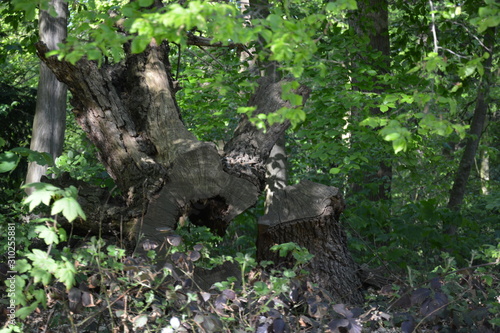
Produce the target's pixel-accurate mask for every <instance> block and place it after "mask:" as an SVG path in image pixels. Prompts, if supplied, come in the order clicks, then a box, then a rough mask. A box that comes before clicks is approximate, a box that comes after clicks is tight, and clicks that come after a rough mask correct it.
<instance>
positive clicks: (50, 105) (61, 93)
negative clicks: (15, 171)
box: [26, 0, 68, 193]
mask: <svg viewBox="0 0 500 333" xmlns="http://www.w3.org/2000/svg"><path fill="white" fill-rule="evenodd" d="M50 6H53V8H54V9H55V12H56V13H57V17H52V16H51V15H50V14H49V12H48V11H45V10H41V11H40V18H39V20H40V21H39V35H40V40H41V41H42V42H44V43H45V44H46V45H47V47H48V49H49V50H55V49H57V44H58V43H62V42H63V41H64V39H65V38H66V34H67V16H68V4H67V3H66V2H65V1H63V0H52V1H51V2H50ZM66 95H67V88H66V85H65V84H64V83H61V82H59V81H58V80H57V78H56V76H55V75H54V74H53V73H52V71H51V70H50V69H49V68H48V67H47V66H46V65H45V63H43V62H41V63H40V78H39V81H38V93H37V103H36V111H35V119H34V122H33V135H32V137H31V145H30V149H31V150H35V151H39V152H46V153H49V154H50V155H51V156H52V157H53V158H56V157H58V156H59V155H61V152H62V148H63V143H64V131H65V128H66ZM46 171H47V166H46V165H39V164H37V163H35V162H31V163H30V164H29V166H28V173H27V175H26V183H27V184H29V183H34V182H38V181H40V178H41V177H42V176H43V175H44V174H45V172H46ZM27 192H28V193H30V192H31V190H30V189H28V190H27Z"/></svg>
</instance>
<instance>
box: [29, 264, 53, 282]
mask: <svg viewBox="0 0 500 333" xmlns="http://www.w3.org/2000/svg"><path fill="white" fill-rule="evenodd" d="M30 275H31V276H32V277H33V282H35V283H38V282H40V283H41V284H43V285H44V286H47V285H49V283H50V281H51V280H52V274H51V272H49V271H47V270H46V269H45V268H43V267H33V269H32V270H31V271H30Z"/></svg>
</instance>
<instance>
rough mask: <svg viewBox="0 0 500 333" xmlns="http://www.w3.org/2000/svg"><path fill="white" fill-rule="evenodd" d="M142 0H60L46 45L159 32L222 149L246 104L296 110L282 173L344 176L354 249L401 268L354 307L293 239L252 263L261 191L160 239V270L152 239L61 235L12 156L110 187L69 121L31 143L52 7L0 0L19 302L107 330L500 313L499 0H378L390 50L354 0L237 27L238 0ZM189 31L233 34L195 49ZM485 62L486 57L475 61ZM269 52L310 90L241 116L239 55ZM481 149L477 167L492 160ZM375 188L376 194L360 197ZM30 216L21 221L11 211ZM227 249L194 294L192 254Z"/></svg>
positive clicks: (485, 323) (247, 87) (481, 318)
mask: <svg viewBox="0 0 500 333" xmlns="http://www.w3.org/2000/svg"><path fill="white" fill-rule="evenodd" d="M152 4H153V1H151V0H140V1H132V2H126V3H125V2H124V1H118V0H114V1H70V2H69V5H70V11H71V18H70V20H71V23H70V26H69V27H70V35H69V37H68V39H67V44H65V45H63V46H62V47H61V49H60V50H59V51H55V52H53V53H51V54H54V55H57V56H59V57H60V58H61V59H63V58H64V59H65V60H67V61H68V62H70V63H72V64H74V63H76V62H77V61H78V60H79V59H81V58H82V57H84V56H85V57H87V58H88V59H90V60H95V61H96V62H97V64H98V65H101V66H102V65H104V64H108V63H119V62H120V61H122V60H123V57H124V55H125V53H124V51H123V47H124V45H125V47H130V48H131V50H132V51H133V52H134V53H139V52H142V51H143V50H144V49H145V48H146V47H147V46H148V45H149V43H150V42H151V41H152V40H153V38H154V39H155V40H156V41H162V40H167V41H168V42H169V43H171V54H170V61H171V63H172V65H173V70H172V72H173V73H174V74H175V80H176V84H178V87H179V88H180V90H179V91H178V92H177V99H178V104H179V106H180V107H181V109H182V117H183V120H184V122H185V123H186V125H187V126H188V127H189V129H190V130H191V131H192V132H193V133H195V135H196V136H197V137H198V138H200V139H201V140H206V141H212V142H214V143H216V144H217V146H218V147H219V149H220V148H222V146H223V145H224V143H225V142H227V141H228V140H229V138H230V136H231V133H232V132H233V130H234V128H235V127H236V124H237V122H238V120H239V118H240V117H241V116H242V114H246V115H248V116H249V117H252V120H253V121H254V124H255V125H256V126H258V127H259V128H263V129H265V127H266V126H267V124H272V123H274V122H281V121H283V120H286V119H288V120H290V121H291V122H292V124H293V129H291V130H289V132H288V133H287V148H288V152H289V154H290V157H289V164H290V167H289V171H291V172H290V174H291V176H290V182H292V183H294V182H296V181H298V180H299V179H301V178H304V177H305V178H309V179H311V180H314V181H319V182H322V183H326V184H331V185H335V186H338V187H339V188H342V189H343V190H344V193H345V194H346V201H347V210H346V211H345V214H344V216H343V223H344V225H346V227H347V232H348V235H349V246H350V249H351V250H352V252H353V253H354V255H355V257H356V259H357V261H358V262H360V263H368V264H369V265H370V266H372V267H382V268H383V271H384V274H385V276H386V277H387V276H389V277H390V278H392V280H393V281H397V282H393V283H388V284H387V286H385V287H384V288H382V290H373V289H368V292H367V297H366V298H367V303H366V304H365V305H364V306H365V309H364V310H356V309H355V308H351V307H350V306H349V305H346V304H335V301H334V300H332V299H331V298H330V297H329V296H328V295H327V294H326V293H324V292H323V291H322V290H320V289H318V288H317V287H315V286H312V285H305V286H304V285H303V284H302V279H303V278H304V276H306V275H307V273H306V272H305V270H304V267H305V265H306V263H307V260H308V258H309V257H308V255H307V253H306V251H304V250H303V249H301V248H298V247H296V245H294V244H281V245H278V246H276V250H278V251H283V252H284V253H287V251H292V252H291V253H292V256H293V257H295V259H297V260H298V261H297V266H295V267H294V268H293V269H286V270H285V269H276V268H270V267H271V266H269V267H268V266H267V264H268V263H267V264H266V263H260V264H261V265H262V266H263V267H267V268H268V269H262V270H261V269H260V268H259V267H258V266H257V263H256V262H255V259H254V256H253V255H254V253H255V238H256V234H257V230H256V222H257V220H258V217H259V216H260V215H262V214H263V209H262V208H261V207H259V208H256V209H254V210H251V211H248V212H245V213H244V214H242V215H241V216H239V217H238V218H237V219H236V221H234V222H233V225H232V226H231V229H230V231H229V232H228V235H226V237H224V238H220V237H217V236H214V235H213V234H212V233H210V231H209V230H207V229H206V228H199V227H193V226H189V225H187V226H185V227H184V228H181V229H179V230H177V232H178V233H179V234H172V235H170V236H169V238H168V239H169V241H170V244H169V246H170V247H169V251H170V252H169V259H170V264H169V266H167V267H166V268H163V269H159V270H157V269H155V268H154V267H153V266H152V265H151V264H153V263H154V262H155V260H159V258H157V256H156V254H155V251H150V253H149V257H148V259H145V258H143V259H138V258H133V257H129V256H127V255H126V250H125V249H122V248H120V247H118V246H116V245H107V244H106V243H105V241H104V240H102V239H100V238H99V237H95V236H96V235H95V236H94V237H92V238H91V239H90V241H88V240H87V239H85V240H82V243H83V244H85V245H83V248H80V249H73V248H70V247H69V246H68V245H67V243H66V242H67V241H68V240H69V238H70V237H69V236H68V235H67V233H68V232H67V231H66V230H65V229H62V228H61V227H60V225H59V224H58V222H57V220H56V219H52V218H40V219H31V220H30V218H28V217H27V216H28V215H29V214H30V213H29V212H27V211H26V210H25V209H24V208H22V207H21V205H20V201H21V199H20V198H21V196H22V192H21V191H19V188H20V185H21V183H22V179H23V173H24V170H23V165H24V164H25V161H26V160H27V161H37V162H39V163H46V164H50V165H51V168H50V172H51V173H52V174H53V175H56V176H60V175H62V174H63V173H69V174H70V175H71V176H72V177H73V178H75V179H78V180H83V181H89V182H92V183H94V184H99V185H101V186H106V187H108V188H112V187H113V183H112V181H111V180H110V179H109V176H108V175H107V174H106V172H105V170H104V168H103V167H102V166H101V165H100V164H99V163H98V162H97V158H96V156H95V155H96V150H95V148H94V147H92V146H91V145H90V144H89V142H88V141H86V139H85V137H84V133H83V132H81V131H80V130H77V126H76V124H75V123H74V121H73V120H72V118H69V119H68V124H69V126H68V128H69V131H68V133H67V137H66V147H65V152H64V154H63V155H62V156H61V157H59V158H58V159H57V160H56V161H55V162H52V161H51V159H50V158H47V156H46V155H44V154H40V153H36V152H32V151H30V150H29V149H27V143H28V139H29V135H30V126H31V125H30V124H31V119H30V116H32V111H33V109H34V91H33V90H32V89H31V87H33V85H34V84H33V80H32V79H30V78H31V76H33V71H36V70H37V66H35V65H33V64H34V55H33V51H34V50H33V44H34V41H35V40H36V36H35V34H34V33H33V31H35V30H36V20H35V17H36V14H37V10H38V9H39V8H42V9H49V10H50V6H49V1H47V0H44V1H37V2H33V1H25V0H13V1H8V2H2V3H1V4H0V15H1V16H2V22H0V46H2V50H3V51H2V52H0V66H1V68H0V69H1V77H0V78H1V80H0V122H1V123H2V124H9V126H6V127H5V129H4V130H3V131H2V133H1V134H0V135H1V136H2V138H1V139H0V148H1V149H2V152H0V172H2V176H4V175H5V177H2V178H1V180H0V189H1V193H2V194H1V201H0V205H1V211H0V222H1V223H0V227H1V228H2V229H1V232H2V234H6V232H7V231H8V229H7V228H8V223H16V225H18V228H17V234H16V242H17V246H18V248H19V249H18V252H17V254H18V255H19V256H20V257H22V259H19V260H18V261H17V269H18V271H19V273H20V274H19V275H18V276H16V279H15V283H16V300H17V302H18V306H19V309H18V316H19V317H21V318H27V317H28V316H29V315H33V312H34V311H35V309H37V308H39V307H42V306H49V307H52V309H57V310H58V311H57V312H56V314H55V316H56V317H54V318H55V319H54V321H55V322H57V323H65V324H67V320H68V318H71V323H69V324H68V325H70V326H71V325H73V329H76V327H83V326H88V327H90V325H92V324H94V325H98V322H97V324H96V321H95V320H94V318H96V317H99V316H100V317H101V318H103V319H106V321H107V322H108V323H109V325H111V326H115V327H111V328H110V329H113V328H115V329H116V327H117V326H120V328H124V327H127V328H128V329H129V330H136V331H141V330H146V329H160V328H162V329H164V330H165V331H167V332H169V331H172V332H174V331H175V332H182V331H187V330H189V329H191V330H204V331H207V332H211V331H220V330H230V331H234V332H237V331H243V330H245V329H247V330H248V329H249V328H250V327H251V329H252V330H254V331H257V332H266V331H274V332H284V331H287V330H291V331H293V330H295V331H301V330H304V331H306V330H322V329H323V330H325V331H326V330H331V331H335V330H337V331H349V332H359V331H360V330H361V327H362V325H363V326H364V327H368V326H370V327H373V328H374V329H376V328H395V327H396V328H398V329H400V330H401V331H403V332H411V331H413V330H417V329H419V328H422V327H423V326H425V327H426V328H427V329H428V330H445V329H450V330H452V329H453V330H455V331H470V329H471V328H472V329H473V330H476V331H481V330H482V329H492V327H497V326H500V320H499V318H498V313H499V311H500V309H499V302H498V292H497V290H498V286H499V281H498V279H499V277H498V272H497V271H495V268H498V258H499V249H498V245H497V244H498V239H499V236H500V233H499V229H498V225H499V224H498V222H499V219H498V213H499V209H500V200H499V196H498V192H499V191H498V189H499V180H500V178H499V176H500V172H499V171H500V169H499V167H498V162H499V156H500V155H499V154H498V152H499V150H500V146H499V142H500V140H498V134H497V133H500V131H499V130H498V129H499V128H498V127H499V125H498V106H497V105H498V100H499V96H500V90H499V89H498V57H497V56H496V53H495V52H494V50H493V52H492V50H487V49H485V46H484V40H485V37H486V35H487V32H488V31H489V29H493V28H497V27H498V25H499V23H500V15H499V13H500V12H499V10H500V9H499V8H498V4H497V3H496V2H495V1H490V0H485V1H478V0H474V1H466V2H457V1H440V2H432V1H431V2H425V1H416V2H415V1H414V2H408V1H400V0H396V1H393V2H391V5H390V7H389V18H390V27H389V29H390V30H389V37H390V42H391V54H390V56H389V57H388V58H389V59H387V58H386V56H384V55H381V54H380V52H377V51H374V50H373V49H372V48H370V47H369V41H368V40H367V39H368V37H367V36H360V35H359V34H358V33H357V32H356V29H355V26H354V25H355V24H354V23H353V16H352V15H353V13H354V11H355V10H356V9H357V8H358V7H361V5H364V4H366V3H363V4H361V3H360V4H356V2H355V1H351V0H343V1H340V0H338V1H332V2H324V1H323V2H321V1H298V0H291V1H269V4H270V7H269V15H267V16H266V17H259V18H257V17H256V18H252V20H251V24H248V22H247V21H246V20H247V18H246V17H245V14H248V13H243V14H242V13H241V12H240V8H238V7H237V2H234V1H230V2H209V1H188V2H187V3H184V2H183V4H180V2H179V3H178V2H174V1H169V2H166V6H165V7H164V8H163V9H161V10H156V9H154V8H153V7H150V6H151V5H152ZM358 5H360V6H358ZM37 6H39V7H37ZM251 10H252V8H250V9H249V11H251ZM433 31H434V32H436V33H435V34H434V33H433ZM192 36H197V37H210V38H212V39H211V43H212V46H216V45H219V46H220V45H223V46H227V47H210V48H209V47H198V46H194V45H190V44H189V38H191V37H192ZM495 38H498V37H497V36H495ZM496 43H497V44H498V41H496ZM242 47H243V49H242ZM30 52H31V53H30ZM242 52H243V53H244V54H245V53H246V56H245V57H242V56H241V54H242ZM491 59H492V60H493V62H492V65H491V66H487V65H485V64H486V63H487V61H488V60H491ZM268 61H275V62H277V63H279V65H280V69H279V70H280V71H281V73H280V74H282V75H283V76H288V77H293V78H294V80H295V81H291V82H292V83H290V86H285V87H284V91H283V95H282V96H283V97H284V98H285V99H288V100H289V101H290V102H291V104H292V105H293V106H300V105H301V104H302V100H301V99H300V98H299V97H298V95H295V94H293V93H291V91H293V89H294V88H296V87H297V85H298V84H299V83H301V84H306V85H307V86H308V87H310V88H311V90H312V95H311V97H310V98H309V100H308V101H307V103H306V105H305V106H304V107H303V108H300V107H298V108H293V109H282V110H279V111H278V112H277V113H275V114H271V115H255V114H253V111H254V110H253V109H252V108H249V107H248V106H247V101H248V99H249V96H251V94H252V92H253V90H254V88H255V87H256V80H255V79H256V77H257V76H258V75H259V74H258V73H255V70H254V67H253V66H255V63H257V66H258V65H259V64H262V63H265V62H268ZM490 67H491V68H490ZM252 70H253V71H252ZM488 72H491V73H493V74H492V75H491V77H488V75H486V74H487V73H488ZM484 80H489V81H488V82H489V86H490V90H489V91H488V93H487V96H486V101H487V103H488V104H489V124H488V126H487V127H486V128H485V129H484V134H483V137H482V139H481V140H482V141H481V146H480V155H478V156H476V168H475V170H473V174H472V179H470V180H469V183H468V186H469V187H468V193H467V194H466V199H465V202H464V205H463V207H462V210H461V211H451V210H450V209H448V208H446V203H447V199H448V198H449V190H450V184H451V183H452V179H453V178H452V175H453V174H454V172H455V170H456V169H457V166H458V161H459V156H460V155H461V154H462V152H463V148H464V143H465V142H466V140H467V139H469V136H468V134H467V133H468V129H469V126H470V123H471V118H472V116H473V114H474V108H475V103H476V101H477V97H478V92H479V90H478V87H480V86H481V84H482V82H484ZM382 163H383V164H386V165H390V166H391V167H392V171H393V173H392V178H391V179H390V182H387V179H380V178H379V179H377V178H376V177H370V176H371V175H375V174H377V172H378V171H379V169H380V165H381V164H382ZM483 165H488V166H489V171H488V172H487V173H485V172H483ZM486 176H487V177H486ZM387 184H390V191H389V188H385V190H386V191H387V192H389V193H390V195H389V196H388V197H387V198H386V199H387V200H378V201H376V202H374V201H373V200H371V199H373V197H374V193H377V192H378V191H380V187H381V186H382V187H383V186H387ZM31 185H33V184H31ZM361 185H362V186H361ZM27 186H29V185H27ZM34 186H36V187H37V188H38V191H37V192H35V193H34V194H33V195H32V196H30V197H28V198H26V199H25V203H26V204H28V205H29V210H31V211H33V210H34V209H39V207H38V206H39V205H41V204H42V203H43V204H44V205H47V206H49V209H48V210H46V211H45V213H46V214H47V216H49V215H54V214H62V215H63V216H65V217H66V218H67V219H68V220H74V219H76V218H78V217H84V216H85V215H84V212H82V211H81V209H80V208H79V205H78V203H77V201H76V188H74V187H69V188H66V189H59V188H56V187H54V186H52V185H49V184H36V185H34ZM37 207H38V208H37ZM41 210H42V211H44V209H41ZM26 220H30V223H19V222H20V221H26ZM451 224H452V225H455V226H457V227H458V232H457V233H456V234H455V235H450V234H447V233H445V232H444V231H445V230H446V227H447V226H448V225H451ZM181 240H182V242H181ZM115 243H116V242H115ZM0 246H1V248H2V249H4V250H5V251H4V253H5V252H7V249H8V244H7V241H5V240H3V239H2V241H0ZM225 261H232V262H233V263H235V264H237V265H238V268H239V272H238V274H237V277H236V278H230V279H228V280H227V281H221V282H220V283H218V284H216V285H215V286H214V288H213V289H210V290H208V291H207V290H200V289H198V288H196V287H195V286H194V285H193V278H192V277H193V272H194V269H195V266H196V265H198V266H202V267H205V268H208V267H210V268H212V267H218V266H220V265H222V263H223V262H225ZM76 263H78V265H77V264H76ZM77 266H78V267H77ZM54 281H58V282H60V283H62V284H64V285H65V286H64V287H61V286H59V285H58V283H55V282H54ZM42 285H43V286H44V288H41V286H42ZM65 288H66V289H69V290H65ZM132 295H133V296H134V297H132ZM92 299H93V300H92ZM89 300H90V301H89ZM59 310H60V311H59ZM70 311H71V312H72V313H70ZM93 311H94V312H93ZM82 313H83V314H82ZM78 315H80V317H78ZM94 315H95V316H94ZM87 319H88V320H87ZM94 327H95V326H94ZM13 329H15V328H13ZM63 329H69V327H64V328H63ZM18 331H20V329H19V330H18Z"/></svg>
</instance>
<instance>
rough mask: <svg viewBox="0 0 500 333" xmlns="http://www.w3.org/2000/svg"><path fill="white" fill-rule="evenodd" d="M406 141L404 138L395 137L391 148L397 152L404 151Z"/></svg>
mask: <svg viewBox="0 0 500 333" xmlns="http://www.w3.org/2000/svg"><path fill="white" fill-rule="evenodd" d="M406 147H407V142H406V139H405V138H402V137H401V138H397V139H395V140H394V141H393V142H392V148H393V149H394V153H395V154H397V153H399V152H400V151H406Z"/></svg>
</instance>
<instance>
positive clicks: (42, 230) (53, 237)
mask: <svg viewBox="0 0 500 333" xmlns="http://www.w3.org/2000/svg"><path fill="white" fill-rule="evenodd" d="M35 231H36V232H38V233H39V235H38V236H39V237H40V238H41V239H43V240H44V241H45V244H47V245H50V244H59V236H58V235H57V233H56V232H55V231H54V228H49V227H47V226H45V225H38V226H36V227H35Z"/></svg>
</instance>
